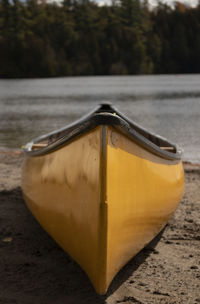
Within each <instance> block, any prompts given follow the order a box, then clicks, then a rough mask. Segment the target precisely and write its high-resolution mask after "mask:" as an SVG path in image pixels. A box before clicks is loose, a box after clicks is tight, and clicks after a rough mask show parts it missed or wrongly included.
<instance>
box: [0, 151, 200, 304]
mask: <svg viewBox="0 0 200 304" xmlns="http://www.w3.org/2000/svg"><path fill="white" fill-rule="evenodd" d="M22 160H23V155H22V154H20V153H17V152H15V153H13V152H1V153H0V303H1V304H14V303H15V304H16V303H17V304H36V303H37V304H72V303H73V304H81V303H87V304H103V303H107V304H113V303H139V304H141V303H143V304H149V303H156V304H158V303H163V304H167V303H170V304H172V303H173V304H178V303H181V304H186V303H187V304H197V303H200V166H198V165H189V164H185V165H184V167H185V177H186V189H185V195H184V198H183V200H182V202H181V204H180V205H179V208H178V209H177V211H176V213H175V215H174V217H173V218H172V219H171V221H170V222H169V223H168V225H167V226H166V228H165V230H164V231H163V232H162V233H161V234H160V235H159V236H158V237H157V238H156V239H155V240H154V241H153V242H151V243H150V244H149V245H148V247H146V248H145V249H143V250H142V251H141V252H140V253H139V254H138V255H137V256H136V257H135V258H133V259H132V260H131V261H130V262H129V263H128V264H127V265H126V266H125V267H124V268H123V269H122V270H121V271H120V272H119V274H118V275H117V276H116V277H115V279H114V281H113V282H112V284H111V286H110V288H109V290H108V293H107V295H106V296H98V295H97V294H96V293H95V291H94V290H93V287H92V286H91V284H90V282H89V280H88V278H87V276H86V275H85V273H84V272H83V271H82V270H81V268H80V267H79V266H78V265H77V264H76V263H75V262H74V261H73V260H72V259H71V258H70V257H69V256H68V255H67V254H66V253H65V252H64V251H63V250H62V249H61V248H60V247H59V246H58V245H57V244H56V243H55V242H54V241H53V240H52V239H51V237H50V236H48V235H47V233H46V232H45V231H44V230H43V229H42V228H41V227H40V225H39V224H38V223H37V222H36V220H35V219H34V218H33V216H32V215H31V213H30V212H29V210H28V209H27V207H26V206H25V204H24V201H23V198H22V193H21V189H20V174H21V166H22Z"/></svg>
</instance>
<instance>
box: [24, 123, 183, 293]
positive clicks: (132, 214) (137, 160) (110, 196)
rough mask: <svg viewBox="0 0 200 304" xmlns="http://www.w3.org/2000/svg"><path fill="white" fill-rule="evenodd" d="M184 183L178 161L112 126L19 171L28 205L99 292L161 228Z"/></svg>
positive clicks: (31, 159)
mask: <svg viewBox="0 0 200 304" xmlns="http://www.w3.org/2000/svg"><path fill="white" fill-rule="evenodd" d="M183 189H184V173H183V167H182V163H181V161H180V160H174V161H170V160H165V159H162V158H161V157H159V156H156V155H154V154H152V153H150V152H148V151H147V150H145V149H144V148H143V147H141V146H139V145H138V144H136V143H134V142H133V141H132V140H131V139H129V138H128V137H126V136H124V135H123V134H122V133H120V132H119V131H118V130H117V129H115V128H113V127H111V126H98V127H96V128H95V129H93V130H91V131H89V132H87V134H83V135H81V136H79V137H78V138H76V139H74V140H73V141H72V142H71V143H68V144H67V145H65V146H63V147H61V148H60V149H58V150H56V151H54V152H52V153H48V154H46V155H42V156H37V157H27V158H26V160H25V163H24V167H23V173H22V190H23V194H24V198H25V201H26V203H27V205H28V207H29V209H30V210H31V212H32V213H33V215H34V216H35V217H36V219H37V220H38V221H39V223H40V224H41V225H42V226H43V227H44V229H45V230H46V231H47V232H48V233H49V234H50V235H51V236H52V237H53V238H54V239H55V240H56V242H57V243H58V244H59V245H60V246H61V247H62V248H63V249H64V250H65V251H67V252H68V253H69V255H70V256H71V257H72V258H73V259H74V260H75V261H76V262H77V263H79V264H80V266H81V267H82V268H83V269H84V270H85V272H86V273H87V275H88V276H89V278H90V280H91V282H92V284H93V285H94V288H95V289H96V291H97V292H98V293H99V294H104V293H105V292H106V291H107V288H108V286H109V284H110V282H111V281H112V279H113V277H114V276H115V275H116V273H117V272H118V271H119V270H120V269H121V267H123V265H125V263H126V262H127V261H128V260H130V259H131V258H132V257H133V256H134V255H136V254H137V253H138V252H139V251H140V250H141V249H142V248H143V247H144V246H145V245H146V244H147V243H148V242H149V241H151V240H152V239H153V238H154V237H155V236H156V235H157V234H158V232H159V231H160V230H161V229H162V228H163V226H164V225H165V224H166V222H167V221H168V219H169V218H170V216H171V215H172V214H173V212H174V210H175V209H176V207H177V205H178V203H179V201H180V199H181V197H182V195H183Z"/></svg>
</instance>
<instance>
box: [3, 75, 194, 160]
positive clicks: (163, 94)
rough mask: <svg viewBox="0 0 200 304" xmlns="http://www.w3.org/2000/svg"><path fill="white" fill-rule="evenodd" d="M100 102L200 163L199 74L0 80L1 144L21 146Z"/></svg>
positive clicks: (64, 123)
mask: <svg viewBox="0 0 200 304" xmlns="http://www.w3.org/2000/svg"><path fill="white" fill-rule="evenodd" d="M102 102H111V103H113V105H115V106H116V107H117V108H118V109H119V110H121V111H122V112H124V113H125V114H127V116H129V117H130V118H131V119H134V120H135V121H136V122H137V123H139V124H141V125H142V126H144V127H145V128H147V129H149V130H151V131H153V132H155V133H157V134H159V135H162V136H164V137H166V138H168V139H169V140H171V141H172V142H175V143H177V144H178V145H179V146H180V147H181V148H183V150H184V154H183V159H184V160H186V161H191V162H194V163H196V162H198V163H200V75H179V76H177V75H169V76H168V75H167V76H116V77H115V76H111V77H69V78H67V77H65V78H51V79H29V80H24V79H23V80H0V149H1V150H2V149H19V148H20V147H21V145H23V144H25V143H26V142H27V141H30V140H31V139H33V138H35V137H37V136H39V135H41V134H44V133H47V132H50V131H52V130H55V129H57V128H60V127H62V126H65V125H66V124H68V123H69V122H72V121H74V120H75V119H78V118H79V117H81V116H82V115H84V114H86V113H87V112H88V111H90V110H91V109H93V108H94V107H95V106H96V105H97V104H99V103H102Z"/></svg>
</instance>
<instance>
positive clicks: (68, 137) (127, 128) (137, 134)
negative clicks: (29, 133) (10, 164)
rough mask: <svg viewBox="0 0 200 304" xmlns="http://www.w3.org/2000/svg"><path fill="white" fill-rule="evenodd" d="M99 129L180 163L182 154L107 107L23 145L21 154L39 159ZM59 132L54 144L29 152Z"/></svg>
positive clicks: (104, 106) (176, 148)
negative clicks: (114, 131) (108, 129)
mask: <svg viewBox="0 0 200 304" xmlns="http://www.w3.org/2000/svg"><path fill="white" fill-rule="evenodd" d="M99 125H108V126H112V127H114V128H116V129H117V130H118V131H119V132H121V133H123V134H124V135H125V136H127V137H129V138H130V139H131V140H133V141H134V142H136V143H137V144H138V145H140V146H142V147H143V148H144V149H145V150H148V151H149V152H151V153H153V154H155V155H157V156H159V157H161V158H164V159H167V160H180V159H181V154H182V151H181V149H180V148H179V147H178V146H177V145H175V144H172V143H171V142H169V141H168V140H166V139H165V138H163V137H161V136H159V135H156V134H153V133H151V132H149V131H147V130H146V129H145V128H143V127H141V126H140V125H138V124H136V123H135V122H133V121H132V120H130V119H128V118H127V117H126V116H125V115H124V114H122V113H120V112H119V111H118V110H117V109H116V108H114V107H112V106H110V105H109V104H102V105H100V106H99V107H97V108H96V109H95V110H93V111H92V112H90V113H89V114H87V115H85V116H84V117H83V118H82V119H80V120H77V121H76V122H74V123H72V124H70V125H68V126H66V127H64V128H61V129H59V130H56V131H53V132H51V133H48V134H45V135H43V136H40V137H37V138H36V139H35V140H33V141H31V142H29V143H27V144H26V145H25V147H24V152H25V154H26V155H27V156H41V155H45V154H47V153H51V152H54V151H55V150H57V149H59V148H61V147H62V146H64V145H66V144H68V143H70V142H71V141H72V140H74V139H75V138H76V137H78V136H81V135H82V134H84V133H86V132H89V131H91V130H92V129H94V128H96V127H97V126H99ZM62 132H64V133H65V134H64V135H63V136H61V137H59V138H58V139H55V140H54V141H53V142H51V143H48V144H47V145H46V146H44V147H42V148H40V149H38V150H32V146H33V145H34V144H37V143H39V142H41V141H44V140H47V139H49V138H51V137H53V136H56V135H57V134H58V135H59V134H60V133H62ZM146 136H148V137H150V138H153V139H154V140H156V141H158V142H160V141H161V142H163V143H164V145H166V147H167V146H170V147H172V148H173V149H174V151H176V152H169V151H167V150H162V149H161V148H160V147H159V146H158V145H157V144H155V143H154V142H153V141H151V140H149V139H148V138H147V137H146Z"/></svg>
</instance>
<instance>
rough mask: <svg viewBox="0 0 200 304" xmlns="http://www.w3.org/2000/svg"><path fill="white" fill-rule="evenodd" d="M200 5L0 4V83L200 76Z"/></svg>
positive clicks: (123, 0)
mask: <svg viewBox="0 0 200 304" xmlns="http://www.w3.org/2000/svg"><path fill="white" fill-rule="evenodd" d="M199 32H200V5H198V6H197V7H196V8H190V7H186V6H184V5H183V4H181V3H178V2H176V4H175V5H174V8H171V7H169V6H168V5H166V4H162V3H158V5H157V7H156V8H155V9H154V10H150V9H149V5H148V0H143V1H142V2H140V1H139V0H113V1H112V5H110V6H106V5H104V6H98V5H97V4H96V3H94V2H90V1H89V0H79V1H78V0H63V3H62V4H59V5H56V4H50V3H49V4H45V3H44V2H37V0H27V1H26V2H20V0H0V58H1V60H0V77H4V78H8V77H53V76H68V75H113V74H114V75H117V74H118V75H122V74H152V73H199V72H200V56H199V54H200V36H199Z"/></svg>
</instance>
